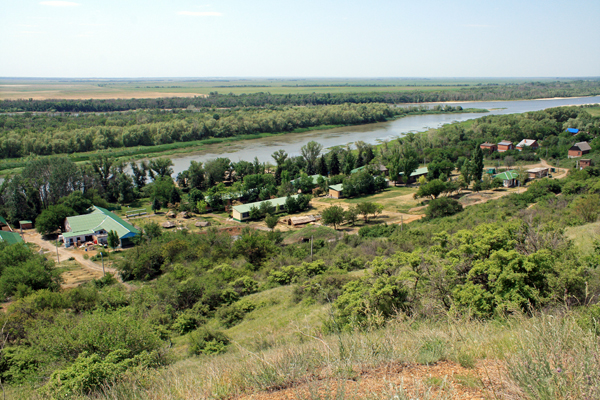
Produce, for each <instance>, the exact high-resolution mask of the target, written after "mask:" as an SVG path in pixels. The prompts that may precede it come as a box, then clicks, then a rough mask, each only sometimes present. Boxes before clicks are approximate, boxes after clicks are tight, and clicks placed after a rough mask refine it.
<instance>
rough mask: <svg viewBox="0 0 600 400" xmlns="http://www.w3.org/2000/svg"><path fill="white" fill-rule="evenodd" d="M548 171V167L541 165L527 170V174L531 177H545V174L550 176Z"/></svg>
mask: <svg viewBox="0 0 600 400" xmlns="http://www.w3.org/2000/svg"><path fill="white" fill-rule="evenodd" d="M548 171H549V169H548V168H546V167H539V168H532V169H530V170H527V174H528V176H529V179H535V178H543V177H545V176H548Z"/></svg>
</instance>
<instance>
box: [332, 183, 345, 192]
mask: <svg viewBox="0 0 600 400" xmlns="http://www.w3.org/2000/svg"><path fill="white" fill-rule="evenodd" d="M329 189H333V190H335V191H337V192H341V191H342V190H343V189H344V184H343V183H338V184H337V185H330V186H329Z"/></svg>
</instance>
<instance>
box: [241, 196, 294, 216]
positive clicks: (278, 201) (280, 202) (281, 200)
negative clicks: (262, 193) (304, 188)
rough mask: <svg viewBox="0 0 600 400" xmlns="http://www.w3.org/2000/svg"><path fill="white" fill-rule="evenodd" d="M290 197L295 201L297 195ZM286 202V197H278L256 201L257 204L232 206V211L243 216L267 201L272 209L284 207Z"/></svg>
mask: <svg viewBox="0 0 600 400" xmlns="http://www.w3.org/2000/svg"><path fill="white" fill-rule="evenodd" d="M291 197H292V198H294V199H295V198H297V197H298V195H297V194H295V195H293V196H291ZM286 200H287V197H278V198H276V199H269V200H264V201H257V202H254V203H247V204H242V205H239V206H234V207H233V209H234V210H235V211H237V212H239V213H240V214H243V213H246V212H250V209H251V208H252V207H257V208H260V205H261V204H262V203H265V202H267V201H268V202H270V203H271V205H272V206H273V207H276V206H283V205H285V201H286Z"/></svg>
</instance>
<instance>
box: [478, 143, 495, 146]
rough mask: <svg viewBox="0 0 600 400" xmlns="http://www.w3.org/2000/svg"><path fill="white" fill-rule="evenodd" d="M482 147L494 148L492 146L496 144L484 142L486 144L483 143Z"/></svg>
mask: <svg viewBox="0 0 600 400" xmlns="http://www.w3.org/2000/svg"><path fill="white" fill-rule="evenodd" d="M480 146H485V147H492V146H495V144H494V143H488V142H484V143H481V145H480Z"/></svg>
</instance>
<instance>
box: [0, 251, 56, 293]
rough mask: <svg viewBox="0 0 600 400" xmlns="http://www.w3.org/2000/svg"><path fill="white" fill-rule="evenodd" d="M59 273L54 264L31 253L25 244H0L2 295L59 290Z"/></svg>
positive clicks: (0, 288)
mask: <svg viewBox="0 0 600 400" xmlns="http://www.w3.org/2000/svg"><path fill="white" fill-rule="evenodd" d="M59 274H60V273H59V272H58V271H57V270H55V269H54V263H53V262H52V261H48V260H46V259H45V258H44V257H43V256H42V255H39V254H36V253H34V252H33V251H31V250H30V249H29V248H28V247H27V246H25V245H24V244H13V245H8V244H6V243H3V242H0V294H1V295H2V296H5V297H8V296H12V295H14V294H15V293H20V295H21V296H23V295H27V294H29V293H30V292H31V291H34V290H40V289H51V290H57V289H58V288H59V282H60V276H59Z"/></svg>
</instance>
